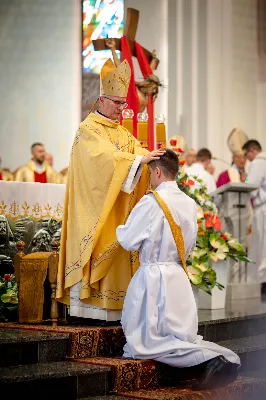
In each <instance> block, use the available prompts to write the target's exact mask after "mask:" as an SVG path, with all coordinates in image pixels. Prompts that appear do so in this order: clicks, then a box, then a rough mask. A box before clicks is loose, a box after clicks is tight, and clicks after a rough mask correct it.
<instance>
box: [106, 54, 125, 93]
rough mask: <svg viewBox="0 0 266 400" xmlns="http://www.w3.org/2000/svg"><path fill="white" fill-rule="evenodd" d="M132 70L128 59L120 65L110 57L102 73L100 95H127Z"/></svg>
mask: <svg viewBox="0 0 266 400" xmlns="http://www.w3.org/2000/svg"><path fill="white" fill-rule="evenodd" d="M130 77H131V70H130V66H129V64H128V62H127V60H124V61H123V62H122V63H121V64H120V65H119V66H118V67H116V66H115V64H114V63H113V61H112V60H111V59H110V58H109V59H108V60H107V61H106V62H105V63H104V65H103V67H102V69H101V73H100V95H107V96H117V97H127V92H128V87H129V83H130Z"/></svg>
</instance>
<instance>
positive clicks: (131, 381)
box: [73, 334, 266, 393]
mask: <svg viewBox="0 0 266 400" xmlns="http://www.w3.org/2000/svg"><path fill="white" fill-rule="evenodd" d="M218 344H220V345H222V346H225V347H227V348H230V349H232V350H234V351H235V352H236V353H237V354H238V355H239V357H240V359H241V368H240V371H256V370H261V369H265V371H266V366H265V357H266V334H264V335H258V336H253V337H249V338H244V339H243V338H242V339H234V340H231V341H226V342H225V341H224V342H218ZM73 361H74V362H77V363H82V364H83V363H84V364H89V365H98V366H109V367H111V369H112V382H111V391H112V392H114V393H120V392H126V391H132V390H139V389H147V388H151V387H158V386H161V385H163V384H165V382H166V380H165V379H167V384H169V380H168V378H167V377H168V376H170V375H173V374H172V372H173V368H172V367H169V366H166V365H163V364H161V363H158V362H156V361H152V360H132V359H123V358H121V357H89V358H84V359H75V360H73Z"/></svg>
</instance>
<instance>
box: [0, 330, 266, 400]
mask: <svg viewBox="0 0 266 400" xmlns="http://www.w3.org/2000/svg"><path fill="white" fill-rule="evenodd" d="M31 334H32V335H33V334H36V332H31ZM46 335H47V338H48V342H53V341H54V340H55V338H53V339H51V338H50V337H49V334H46ZM50 335H51V336H54V334H50ZM33 336H34V335H33ZM22 337H24V338H25V336H24V333H23V335H22ZM38 339H42V340H43V339H44V336H42V337H39V338H38ZM42 340H40V342H38V344H39V345H40V343H42ZM57 340H58V341H59V342H60V340H62V342H63V341H64V340H65V338H64V337H62V338H60V339H59V338H57ZM59 342H58V343H59ZM21 343H25V341H24V342H21ZM53 344H54V343H53ZM218 344H221V345H223V346H226V347H228V348H231V349H233V350H235V351H236V352H237V353H238V354H239V356H240V358H241V362H242V367H241V371H240V372H245V373H246V374H249V373H250V371H251V373H253V374H254V372H255V371H263V375H264V374H265V376H266V368H265V359H266V334H262V335H257V336H252V337H249V338H240V339H233V340H231V341H228V342H218ZM10 345H11V344H10ZM40 348H41V347H39V350H40ZM23 350H24V349H23ZM31 350H32V351H33V353H35V352H36V351H37V348H36V347H35V349H33V348H32V349H31ZM51 351H53V349H52V348H51ZM65 356H66V353H65ZM51 357H52V355H50V362H45V363H44V362H43V361H42V362H41V363H38V364H36V363H32V364H27V365H15V366H6V367H4V366H3V367H2V368H1V369H0V392H1V391H2V392H3V390H4V391H5V392H6V393H10V392H11V391H12V395H14V398H16V396H22V395H23V394H24V395H25V396H27V397H28V398H29V394H30V396H32V397H33V398H34V396H36V398H37V397H40V395H43V396H44V397H45V398H49V399H52V398H56V397H57V398H58V396H59V395H60V396H59V398H61V396H62V398H63V396H64V398H66V399H81V398H84V397H90V396H104V395H110V393H115V394H123V395H124V396H127V395H128V396H130V395H131V394H130V393H131V392H136V391H143V390H153V389H155V388H160V387H161V388H162V387H164V386H165V385H167V386H169V385H170V386H173V385H174V384H175V381H171V379H169V376H170V375H171V371H172V370H173V369H172V368H171V367H169V366H166V365H163V364H160V363H157V362H155V361H151V360H145V361H144V360H130V359H122V358H120V357H89V358H82V359H81V358H79V359H66V360H65V361H51ZM31 360H32V361H34V362H35V361H36V358H31V359H29V362H30V361H31ZM39 361H40V360H39ZM8 365H10V361H8ZM175 372H176V369H175ZM180 372H182V370H180ZM262 380H263V379H262ZM245 382H246V381H245ZM264 383H265V390H266V381H265V382H264V381H263V382H262V384H264ZM245 384H246V383H245ZM158 390H159V389H158ZM176 390H177V389H175V393H176V394H175V395H177V392H176ZM180 390H181V389H180ZM128 393H129V394H128ZM154 393H155V392H154ZM156 393H157V392H156ZM178 393H179V392H178ZM65 396H66V397H65ZM134 396H135V395H134ZM133 398H134V397H133ZM137 398H138V397H137ZM145 398H147V397H145ZM148 398H149V397H148ZM155 398H156V397H155ZM169 398H170V399H171V397H169ZM173 398H174V397H173ZM176 398H178V397H176ZM189 398H190V397H188V399H189ZM253 398H254V397H253ZM178 399H182V397H180V398H178ZM184 399H185V397H184ZM191 399H194V398H193V397H191ZM226 400H227V399H226ZM241 400H242V399H241ZM256 400H257V399H256Z"/></svg>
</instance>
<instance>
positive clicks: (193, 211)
mask: <svg viewBox="0 0 266 400" xmlns="http://www.w3.org/2000/svg"><path fill="white" fill-rule="evenodd" d="M178 168H179V164H178V156H177V155H176V154H175V153H174V152H173V151H172V150H166V153H165V154H164V155H163V156H161V158H160V159H159V160H154V161H152V162H150V164H149V169H150V177H151V186H152V189H153V190H155V191H152V192H151V193H149V194H147V195H145V196H144V197H143V198H142V199H141V200H140V202H139V203H138V204H137V205H136V206H135V207H134V209H133V210H132V212H131V214H130V216H129V218H128V220H127V222H126V224H125V225H121V226H119V227H118V228H117V231H116V233H117V238H118V241H119V243H120V244H121V246H122V247H123V248H125V249H126V250H128V251H134V250H139V251H140V268H139V269H138V271H137V272H136V273H135V275H134V276H133V278H132V280H131V282H130V284H129V287H128V290H127V293H126V297H125V301H124V308H123V312H122V319H121V324H122V326H123V330H124V333H125V336H126V341H127V343H126V345H125V346H124V357H126V358H134V359H153V360H156V361H159V362H162V363H165V364H168V365H171V366H173V367H179V368H185V367H192V366H199V367H198V368H196V369H195V368H194V369H195V370H197V371H198V372H197V374H196V381H195V382H194V383H195V387H196V388H207V387H210V379H211V378H212V379H211V382H212V383H213V382H214V381H216V382H217V383H218V382H221V376H223V378H222V380H223V383H226V382H229V381H231V380H233V379H235V378H236V376H237V372H236V371H237V369H238V367H239V364H240V360H239V357H238V356H237V355H236V354H235V353H233V352H232V351H231V350H229V349H226V348H223V347H221V346H219V345H217V344H215V343H212V342H207V341H204V340H203V338H202V337H201V336H199V335H197V331H198V316H197V306H196V303H195V299H194V295H193V291H192V287H191V284H190V280H189V278H188V275H187V270H186V259H187V257H188V256H189V254H190V252H191V251H192V250H193V248H194V247H195V244H196V237H197V231H198V225H197V206H196V203H195V202H194V200H192V199H191V198H190V197H188V196H187V195H186V194H184V193H183V192H182V191H181V190H180V189H179V188H178V186H177V184H176V181H175V179H176V175H177V173H178ZM218 376H219V378H218ZM215 377H216V378H217V379H215Z"/></svg>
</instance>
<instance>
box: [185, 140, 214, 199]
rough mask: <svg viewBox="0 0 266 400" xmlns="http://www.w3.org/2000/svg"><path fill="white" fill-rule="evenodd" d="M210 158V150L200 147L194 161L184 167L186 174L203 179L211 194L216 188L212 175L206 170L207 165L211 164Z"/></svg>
mask: <svg viewBox="0 0 266 400" xmlns="http://www.w3.org/2000/svg"><path fill="white" fill-rule="evenodd" d="M211 160H212V154H211V152H210V150H208V149H206V148H202V149H200V150H199V151H198V153H197V157H196V162H195V163H194V164H192V165H191V166H190V167H188V168H186V169H185V172H186V174H187V175H189V176H191V177H197V178H200V179H202V180H203V182H204V183H205V185H206V186H207V193H208V194H211V193H213V192H214V191H215V190H216V183H215V180H214V177H213V176H212V175H211V174H210V173H209V172H208V171H206V169H207V168H208V166H209V165H210V164H211Z"/></svg>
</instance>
